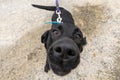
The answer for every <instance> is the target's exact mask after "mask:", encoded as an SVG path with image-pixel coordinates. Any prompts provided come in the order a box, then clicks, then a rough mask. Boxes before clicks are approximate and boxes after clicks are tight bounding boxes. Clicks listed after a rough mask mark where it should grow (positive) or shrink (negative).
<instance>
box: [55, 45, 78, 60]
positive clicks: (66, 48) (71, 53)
mask: <svg viewBox="0 0 120 80" xmlns="http://www.w3.org/2000/svg"><path fill="white" fill-rule="evenodd" d="M53 50H54V55H56V56H58V57H61V58H62V59H70V58H74V57H75V55H76V52H75V50H74V49H73V48H72V47H71V46H70V45H64V44H63V45H59V46H56V47H54V49H53Z"/></svg>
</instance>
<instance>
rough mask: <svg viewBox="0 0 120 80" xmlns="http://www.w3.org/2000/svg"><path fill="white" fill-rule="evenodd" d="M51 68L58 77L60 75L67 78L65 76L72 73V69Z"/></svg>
mask: <svg viewBox="0 0 120 80" xmlns="http://www.w3.org/2000/svg"><path fill="white" fill-rule="evenodd" d="M51 68H52V71H53V72H54V73H55V74H57V75H59V76H65V75H67V74H68V73H70V71H71V69H70V68H67V67H66V68H62V67H60V66H58V65H53V64H52V65H51Z"/></svg>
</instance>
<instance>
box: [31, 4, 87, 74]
mask: <svg viewBox="0 0 120 80" xmlns="http://www.w3.org/2000/svg"><path fill="white" fill-rule="evenodd" d="M32 6H34V7H37V8H40V9H46V10H49V11H56V7H55V6H41V5H34V4H33V5H32ZM60 10H61V17H62V22H63V23H61V24H52V28H51V29H50V30H48V31H46V32H45V33H44V34H43V35H42V36H41V42H42V43H44V44H45V48H46V52H47V60H46V65H45V68H44V70H45V72H48V71H49V70H50V69H52V70H53V72H54V73H55V74H57V75H60V76H64V75H66V74H68V73H69V72H70V71H71V70H72V69H74V68H76V67H77V65H78V64H79V62H80V53H81V52H82V51H83V45H85V44H86V38H83V34H82V32H81V31H80V29H79V28H78V27H76V26H75V23H74V20H73V18H72V15H71V13H70V12H68V11H67V10H65V9H64V8H62V7H60ZM57 17H58V16H57V14H56V12H54V14H53V16H52V21H56V19H57Z"/></svg>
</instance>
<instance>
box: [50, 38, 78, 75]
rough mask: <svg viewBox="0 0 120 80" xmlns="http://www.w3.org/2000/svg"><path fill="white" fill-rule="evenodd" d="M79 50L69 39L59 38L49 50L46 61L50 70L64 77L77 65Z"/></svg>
mask: <svg viewBox="0 0 120 80" xmlns="http://www.w3.org/2000/svg"><path fill="white" fill-rule="evenodd" d="M79 54H80V51H79V48H78V46H77V45H76V43H75V42H74V41H73V40H72V39H70V38H61V39H59V40H57V41H55V42H54V43H53V44H52V45H51V46H50V48H49V51H48V59H49V63H50V66H51V68H52V70H53V71H54V72H55V73H56V74H58V75H65V74H67V73H69V72H70V71H71V69H73V68H75V67H76V65H78V64H79Z"/></svg>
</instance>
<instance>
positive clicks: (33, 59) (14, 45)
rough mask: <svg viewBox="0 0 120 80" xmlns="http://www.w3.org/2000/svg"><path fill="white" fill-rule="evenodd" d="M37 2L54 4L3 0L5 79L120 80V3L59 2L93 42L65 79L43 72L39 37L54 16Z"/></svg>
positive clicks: (0, 51)
mask: <svg viewBox="0 0 120 80" xmlns="http://www.w3.org/2000/svg"><path fill="white" fill-rule="evenodd" d="M33 3H36V4H41V5H55V0H0V80H120V0H115V1H113V0H60V6H63V7H64V8H66V9H67V10H69V11H70V12H71V13H72V15H73V16H74V19H75V21H76V25H77V26H78V27H79V28H80V29H81V30H82V32H83V33H84V35H85V36H86V38H87V43H88V44H87V45H86V46H85V47H84V51H83V52H82V53H81V63H80V64H79V66H78V67H77V68H76V69H74V70H72V71H71V73H70V74H68V75H66V76H64V77H61V76H57V75H55V74H54V73H53V72H52V71H50V72H49V73H45V72H44V65H45V59H46V52H45V49H44V45H43V44H41V42H40V36H41V35H42V34H43V33H44V31H46V30H48V29H49V28H50V27H51V25H48V24H45V22H47V21H50V19H51V15H52V13H53V12H49V11H45V10H40V9H37V8H33V7H32V6H31V4H33Z"/></svg>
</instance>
